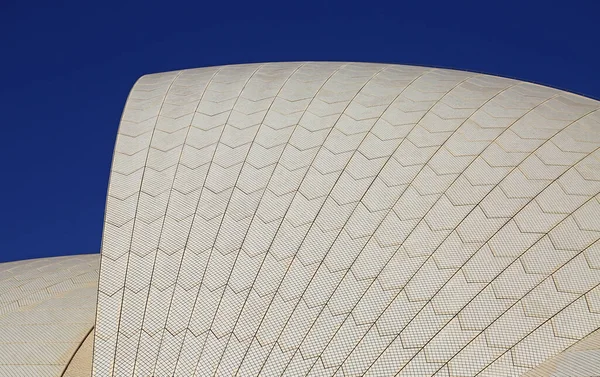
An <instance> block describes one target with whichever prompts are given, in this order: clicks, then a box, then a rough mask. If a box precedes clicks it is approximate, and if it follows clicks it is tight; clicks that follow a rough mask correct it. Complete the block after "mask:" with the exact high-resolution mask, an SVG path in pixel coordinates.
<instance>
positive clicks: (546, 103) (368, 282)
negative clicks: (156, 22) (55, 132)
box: [93, 62, 600, 376]
mask: <svg viewBox="0 0 600 377" xmlns="http://www.w3.org/2000/svg"><path fill="white" fill-rule="evenodd" d="M599 109H600V103H599V102H598V101H594V100H591V99H588V98H584V97H581V96H577V95H574V94H570V93H566V92H563V91H559V90H555V89H551V88H547V87H543V86H539V85H534V84H530V83H524V82H520V81H516V80H510V79H505V78H498V77H492V76H487V75H481V74H475V73H469V72H459V71H451V70H444V69H431V68H422V67H411V66H399V65H384V64H365V63H328V62H321V63H272V64H251V65H238V66H223V67H211V68H202V69H194V70H184V71H179V72H168V73H161V74H155V75H148V76H144V77H142V78H141V79H140V80H139V81H138V82H137V83H136V85H135V86H134V88H133V90H132V91H131V94H130V96H129V99H128V101H127V104H126V106H125V110H124V113H123V118H122V120H121V125H120V128H119V134H118V137H117V143H116V147H115V154H114V160H113V166H112V172H111V179H110V185H109V193H108V198H107V211H106V219H105V226H104V236H103V246H102V262H101V266H102V267H101V272H100V281H99V287H98V290H99V291H98V308H97V317H96V329H95V345H94V360H93V362H94V375H95V376H111V375H114V376H131V375H143V376H147V375H155V376H171V375H179V376H192V375H224V376H231V375H242V376H253V375H268V376H279V375H293V376H296V375H302V376H304V375H318V376H321V375H324V376H333V375H336V376H358V375H377V376H388V375H389V376H392V375H399V376H400V375H401V376H405V375H406V376H428V375H436V376H472V375H479V376H498V375H511V376H512V375H528V376H541V375H548V374H552V373H554V375H561V376H563V375H569V374H573V373H575V374H577V375H591V374H592V373H595V372H596V371H597V370H600V361H599V360H600V357H599V356H600V335H599V331H597V330H598V329H599V328H600V288H599V284H600V242H599V241H598V240H599V238H600V201H599V198H600V194H599V193H600V151H599V150H598V148H599V147H600V111H598V110H599Z"/></svg>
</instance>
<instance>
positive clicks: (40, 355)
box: [0, 254, 100, 377]
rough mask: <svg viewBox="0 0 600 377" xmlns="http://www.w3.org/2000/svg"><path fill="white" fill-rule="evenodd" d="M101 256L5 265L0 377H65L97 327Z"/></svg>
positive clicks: (0, 270) (0, 295)
mask: <svg viewBox="0 0 600 377" xmlns="http://www.w3.org/2000/svg"><path fill="white" fill-rule="evenodd" d="M99 262H100V258H99V255H97V254H96V255H78V256H74V257H57V258H43V259H33V260H25V261H19V262H9V263H2V264H0V376H7V377H20V376H22V377H31V376H40V377H54V376H61V375H62V373H63V370H64V369H65V367H66V366H67V364H68V363H69V360H70V359H71V357H72V355H73V354H74V353H75V351H76V350H77V348H78V347H79V344H80V343H81V342H82V341H83V339H85V337H86V335H87V334H88V333H89V332H90V330H91V329H92V327H93V326H94V312H95V307H96V293H97V284H98V267H99Z"/></svg>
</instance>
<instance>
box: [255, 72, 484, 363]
mask: <svg viewBox="0 0 600 377" xmlns="http://www.w3.org/2000/svg"><path fill="white" fill-rule="evenodd" d="M433 71H434V70H429V71H425V72H423V73H422V74H421V75H419V76H418V77H417V78H415V79H414V80H412V81H411V82H410V83H409V84H408V85H407V86H406V87H405V88H404V89H402V91H401V92H400V93H399V94H398V95H397V96H396V97H395V98H394V100H393V101H392V102H390V104H389V105H388V106H387V107H386V109H385V110H384V111H383V112H382V113H381V115H380V116H379V118H378V120H379V119H380V118H381V117H382V116H383V115H384V114H385V112H386V111H387V110H388V109H389V108H390V107H391V106H392V105H393V104H394V102H395V101H396V100H397V99H398V98H399V97H400V96H401V95H402V94H403V93H404V92H405V91H406V89H408V87H409V86H410V85H412V84H413V83H415V82H416V81H417V80H418V79H419V78H421V77H423V76H424V75H425V74H427V73H430V72H433ZM473 77H477V75H475V76H469V77H467V78H465V79H463V80H462V81H460V82H458V83H457V84H456V85H455V86H454V87H452V88H451V89H450V90H448V91H447V92H446V93H445V94H444V95H443V96H442V97H441V98H440V99H439V100H437V101H436V102H435V103H434V104H432V105H431V106H430V107H429V109H431V108H433V107H434V106H435V105H436V104H438V103H440V101H441V100H442V99H443V98H444V97H445V96H446V94H448V93H450V92H451V91H452V90H454V89H455V88H457V87H459V86H460V85H461V84H463V83H464V82H466V81H468V80H469V79H471V78H473ZM426 114H428V111H426V112H424V114H423V115H422V116H421V118H420V119H418V120H417V121H416V122H415V123H414V125H413V127H412V128H411V129H410V130H409V131H408V133H407V134H406V136H404V137H403V138H402V140H401V141H400V143H398V145H397V146H396V147H395V148H394V151H393V152H391V154H390V155H389V157H388V158H387V160H386V161H385V162H384V163H383V164H382V166H381V168H380V169H379V172H378V173H377V175H376V176H375V177H374V178H373V180H372V181H371V183H370V184H369V186H368V187H367V189H366V190H365V192H364V193H363V195H362V196H361V198H360V199H359V200H358V202H357V203H360V202H361V201H362V199H363V198H364V196H365V195H366V193H367V192H368V191H369V189H370V188H371V186H372V185H373V182H375V180H376V178H377V176H378V175H379V173H380V172H381V171H382V170H383V169H384V167H385V166H386V164H387V163H388V162H389V161H390V159H392V158H393V155H394V153H395V152H396V151H397V150H398V149H399V148H400V146H401V145H402V143H403V142H404V141H405V140H406V139H407V138H408V136H409V135H410V133H411V132H412V130H413V129H414V128H415V127H416V126H417V125H418V124H419V123H420V122H421V121H422V120H423V118H424V117H425V115H426ZM369 132H371V131H369ZM357 151H358V148H357ZM359 153H360V152H359ZM409 185H410V184H408V185H407V187H408V186H409ZM405 190H406V189H405ZM403 192H404V190H403ZM400 196H402V194H400ZM357 207H358V204H357V206H356V207H355V208H354V209H353V210H352V211H351V213H350V215H349V216H348V219H347V220H346V221H345V222H344V225H343V226H342V227H341V228H340V231H339V232H338V234H337V236H336V237H335V239H334V241H333V243H335V241H336V240H337V239H338V238H339V235H340V234H341V232H342V231H343V229H344V228H345V226H346V224H347V223H348V221H350V217H351V216H352V215H353V214H354V213H355V211H356V208H357ZM390 210H391V209H390ZM380 224H381V223H380ZM373 232H374V231H373ZM332 245H333V244H332ZM359 254H360V253H359ZM326 255H327V254H325V256H326ZM325 256H323V258H322V259H321V262H319V265H318V267H317V270H315V273H314V274H313V276H312V277H311V281H312V278H314V276H315V275H316V273H317V271H318V269H319V268H320V267H321V265H322V264H323V263H324V261H325ZM309 285H310V283H309ZM309 285H307V286H306V288H305V289H304V291H303V292H302V294H301V295H300V297H303V296H304V293H305V292H306V291H307V290H308V287H309ZM328 301H329V300H328ZM299 303H300V301H298V303H297V304H296V305H295V306H294V309H293V310H292V313H293V311H294V310H295V308H296V307H297V306H298V304H299ZM323 308H324V307H323ZM319 314H320V313H319ZM291 316H292V314H290V317H289V318H288V320H287V321H286V323H285V325H284V327H283V328H282V330H281V332H280V334H279V336H278V337H277V339H276V341H275V342H274V343H273V347H272V348H271V350H270V351H269V355H270V353H271V352H272V351H273V349H274V347H275V344H276V343H277V341H278V340H279V337H280V336H281V334H283V331H284V330H285V328H286V327H287V324H288V323H289V319H290V318H291ZM317 318H318V315H317ZM315 322H316V318H315ZM315 322H313V324H314V323H315ZM310 328H312V325H311V327H310ZM309 331H310V329H309ZM307 336H308V333H307V334H306V335H305V336H304V338H303V339H302V341H303V340H304V339H306V337H307ZM302 341H301V343H302ZM298 350H299V346H298V348H297V349H296V351H294V354H293V355H295V354H296V352H297V351H298ZM293 355H292V357H293ZM267 358H268V356H267ZM291 361H292V359H290V360H289V362H288V363H287V364H286V366H285V368H284V370H283V371H282V373H285V371H286V370H287V367H288V366H289V364H290V363H291ZM264 365H266V359H265V362H264V363H263V367H264ZM261 370H262V368H261ZM307 373H310V370H309V371H308V372H307Z"/></svg>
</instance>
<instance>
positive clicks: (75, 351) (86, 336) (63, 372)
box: [60, 325, 94, 377]
mask: <svg viewBox="0 0 600 377" xmlns="http://www.w3.org/2000/svg"><path fill="white" fill-rule="evenodd" d="M92 331H94V325H92V327H91V328H90V331H88V332H87V334H85V336H84V337H83V338H81V342H79V345H78V346H77V348H76V349H75V350H74V351H73V354H72V355H71V357H70V358H69V361H67V363H66V364H65V366H64V368H63V370H62V372H61V373H60V376H61V377H63V376H64V375H65V373H66V372H67V369H68V368H69V365H70V364H71V362H72V361H73V359H74V358H75V355H76V354H77V352H79V349H80V348H81V346H82V345H83V342H85V340H86V339H87V338H88V336H89V335H90V334H91V333H92ZM92 343H93V342H92ZM92 355H93V354H92Z"/></svg>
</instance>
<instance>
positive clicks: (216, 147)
mask: <svg viewBox="0 0 600 377" xmlns="http://www.w3.org/2000/svg"><path fill="white" fill-rule="evenodd" d="M264 66H265V65H264V64H260V65H259V66H258V67H257V68H256V69H255V70H254V71H253V72H252V74H250V76H249V77H248V79H246V81H245V82H244V86H243V87H242V89H241V90H240V93H239V94H238V96H237V97H236V99H235V102H234V104H233V106H232V107H231V110H230V111H229V114H228V115H227V119H226V120H225V123H224V125H223V129H222V130H221V133H220V134H219V138H218V140H217V142H216V146H215V150H214V151H213V154H212V157H211V164H210V165H209V166H208V171H207V172H206V175H205V178H204V182H203V184H202V188H201V191H200V195H199V196H198V202H197V203H196V209H195V210H194V215H193V217H192V223H191V224H190V229H192V226H193V224H194V220H195V219H196V214H197V213H198V206H199V204H200V198H201V197H202V192H203V191H204V187H205V183H206V179H207V178H208V174H209V173H210V168H211V166H212V161H213V160H214V158H215V155H216V153H217V149H218V147H219V143H220V141H221V138H222V136H223V133H224V131H225V128H226V127H227V123H228V122H229V119H230V117H231V113H232V112H233V110H234V108H235V105H236V104H237V102H238V100H239V98H240V96H241V94H242V92H243V91H244V89H245V88H246V85H247V84H248V82H249V81H250V80H251V79H252V77H253V76H254V75H255V74H256V72H258V71H259V70H260V69H261V68H262V67H264ZM213 77H214V76H213ZM211 81H212V78H211ZM207 88H208V85H207ZM200 102H201V100H199V101H198V106H199V105H200ZM194 114H195V112H194ZM178 165H179V164H178ZM190 234H191V231H190V232H189V233H188V235H187V238H186V241H185V243H184V247H183V250H184V252H185V250H186V248H187V244H188V241H189V237H190ZM211 252H212V250H211ZM181 261H182V262H183V255H182V256H181ZM182 262H180V263H179V269H178V274H177V278H176V280H175V284H177V279H178V278H179V272H180V271H181V264H182ZM207 266H208V264H207ZM205 272H206V271H205ZM202 279H204V275H203V276H202ZM200 284H202V283H200ZM197 299H198V296H196V300H197ZM172 302H173V298H172V297H171V302H170V304H171V303H172ZM170 304H169V308H170V307H171V306H170ZM195 306H196V301H194V307H195ZM192 313H193V310H192V312H191V313H190V318H189V319H188V325H187V327H189V321H190V320H191V316H192ZM167 319H168V316H167ZM186 335H187V332H186V333H185V334H184V341H185V336H186ZM163 336H164V330H163V334H162V335H161V344H162V337H163ZM182 346H183V342H182ZM180 354H181V348H180V350H179V352H178V353H177V362H178V361H179V355H180ZM136 359H137V356H136ZM177 362H176V364H175V369H177ZM136 366H137V363H136ZM155 367H156V363H155V365H154V368H155ZM134 373H135V368H134Z"/></svg>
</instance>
